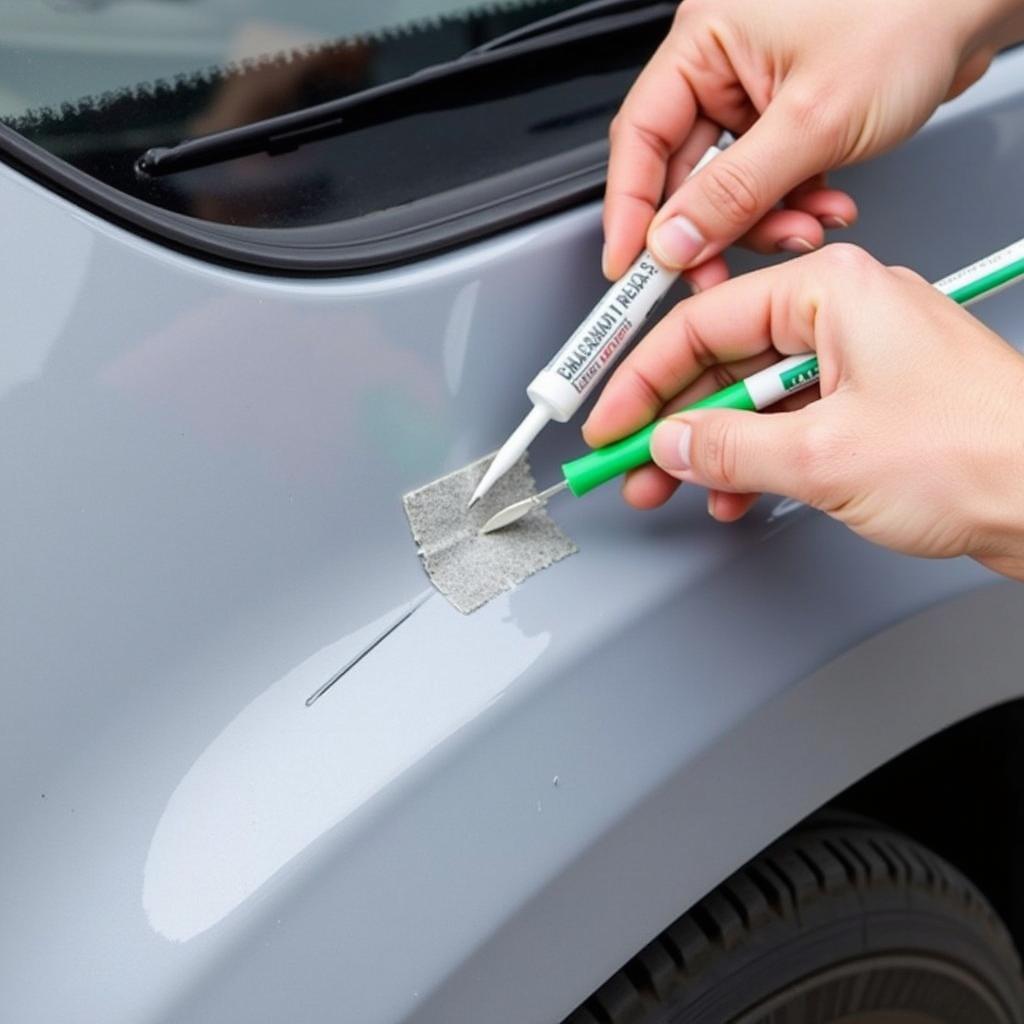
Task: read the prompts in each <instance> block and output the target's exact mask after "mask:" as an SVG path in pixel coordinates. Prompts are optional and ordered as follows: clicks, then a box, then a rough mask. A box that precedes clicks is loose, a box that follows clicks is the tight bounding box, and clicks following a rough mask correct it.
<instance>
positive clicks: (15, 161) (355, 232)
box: [0, 124, 608, 277]
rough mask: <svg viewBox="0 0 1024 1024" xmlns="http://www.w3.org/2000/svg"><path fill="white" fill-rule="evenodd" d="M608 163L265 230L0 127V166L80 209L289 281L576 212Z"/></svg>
mask: <svg viewBox="0 0 1024 1024" xmlns="http://www.w3.org/2000/svg"><path fill="white" fill-rule="evenodd" d="M607 157H608V145H607V143H606V142H599V143H593V144H591V145H589V146H584V147H579V148H576V149H572V150H569V151H567V152H566V153H563V154H561V155H559V156H557V157H554V158H550V159H548V160H543V161H538V162H536V163H532V164H528V165H526V166H524V167H521V168H518V169H516V170H514V171H511V172H508V173H506V174H504V175H500V176H498V177H496V178H489V179H486V180H484V181H483V182H478V183H475V184H472V185H468V186H464V187H462V188H458V189H452V190H450V191H448V192H442V193H438V194H435V195H431V196H428V197H426V198H424V199H421V200H418V201H416V202H413V203H409V204H408V205H406V206H403V207H399V208H396V209H393V210H382V211H380V212H378V213H373V214H369V215H367V216H364V217H358V218H353V219H352V220H351V221H346V222H340V223H333V224H324V225H317V226H314V227H308V228H267V229H261V228H245V227H237V226H234V225H230V224H218V223H214V222H211V221H204V220H200V219H198V218H196V217H188V216H185V215H183V214H180V213H174V212H172V211H169V210H163V209H161V208H160V207H157V206H154V205H152V204H150V203H147V202H145V201H143V200H141V199H137V198H135V197H133V196H129V195H127V194H125V193H123V192H121V191H119V190H117V189H115V188H112V187H111V186H109V185H106V184H104V183H103V182H101V181H98V180H97V179H96V178H93V177H92V176H91V175H88V174H86V173H84V172H83V171H80V170H78V169H77V168H75V167H73V166H72V165H71V164H68V163H66V162H65V161H64V160H61V159H60V158H59V157H56V156H54V155H53V154H51V153H49V152H47V151H46V150H45V149H43V148H42V147H40V146H37V145H36V144H35V143H33V142H30V141H28V140H27V139H25V138H23V137H22V136H21V135H19V134H18V133H17V132H15V131H14V130H13V129H12V128H10V127H8V126H7V125H4V124H0V159H2V160H3V162H4V163H6V164H7V165H8V166H10V167H12V168H13V169H14V170H16V171H20V172H22V173H24V174H26V175H27V176H28V177H30V178H32V179H33V180H35V181H37V182H39V183H40V184H42V185H44V186H46V187H47V188H50V189H52V190H53V191H55V192H57V193H58V194H59V195H61V196H63V197H64V198H66V199H68V200H70V201H71V202H73V203H75V204H76V205H79V206H82V207H84V208H85V209H87V210H89V211H91V212H93V213H96V214H98V215H100V216H102V217H104V218H106V219H107V220H110V221H113V222H114V223H115V224H118V225H119V226H121V227H123V228H126V229H127V230H129V231H132V232H133V233H135V234H138V235H141V236H143V237H145V238H148V239H150V240H152V241H155V242H158V243H160V244H163V245H166V246H169V247H171V248H172V249H175V250H177V251H179V252H183V253H185V254H187V255H190V256H195V257H198V258H201V259H205V260H209V261H212V262H214V263H218V264H221V265H224V266H228V267H232V268H234V269H239V270H248V271H255V272H260V273H264V274H267V273H269V274H275V275H281V276H290V277H294V276H299V277H323V276H337V275H341V274H346V275H347V274H354V273H359V272H369V271H375V270H380V269H383V268H385V267H390V266H400V265H402V264H406V263H410V262H413V261H416V260H420V259H423V258H425V257H427V256H432V255H436V254H438V253H441V252H444V251H446V250H448V249H452V248H455V247H457V246H461V245H465V244H467V243H469V242H473V241H477V240H479V239H482V238H486V237H487V236H489V235H493V234H496V233H498V232H500V231H503V230H507V229H508V228H512V227H515V226H517V225H520V224H524V223H528V222H529V221H532V220H535V219H537V218H538V217H543V216H547V215H550V214H553V213H558V212H560V211H562V210H567V209H570V208H572V207H574V206H578V205H579V204H581V203H584V202H588V201H590V200H593V199H596V198H598V197H599V196H600V195H601V193H602V191H603V188H604V180H605V172H606V169H607ZM498 186H501V187H498Z"/></svg>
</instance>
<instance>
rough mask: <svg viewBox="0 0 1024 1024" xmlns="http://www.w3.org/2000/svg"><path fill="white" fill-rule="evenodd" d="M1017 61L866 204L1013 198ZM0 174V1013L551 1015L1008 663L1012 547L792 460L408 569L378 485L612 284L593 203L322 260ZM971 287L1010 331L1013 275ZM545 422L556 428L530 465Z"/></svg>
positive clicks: (886, 219) (490, 414) (885, 214)
mask: <svg viewBox="0 0 1024 1024" xmlns="http://www.w3.org/2000/svg"><path fill="white" fill-rule="evenodd" d="M1021 82H1024V52H1021V51H1018V52H1016V53H1014V54H1010V55H1008V56H1006V57H1004V58H1003V59H1002V60H1001V62H1000V63H999V66H998V67H997V68H996V70H995V71H994V73H993V75H992V77H991V78H990V79H988V80H987V82H986V83H985V84H984V85H983V86H982V87H980V88H979V90H976V91H974V92H972V93H969V94H968V96H967V97H965V99H964V100H963V101H961V102H960V103H959V104H958V106H956V107H954V108H952V109H951V110H947V111H946V112H945V113H944V114H943V115H942V116H941V117H940V119H939V120H938V121H937V122H936V123H935V124H933V125H932V126H931V128H930V129H929V130H928V131H927V132H926V133H925V135H924V136H922V137H921V138H920V139H919V140H918V141H917V142H916V143H914V144H913V145H912V146H910V147H907V148H906V149H904V150H902V151H901V152H900V153H898V154H895V155H893V156H892V157H890V158H888V159H886V160H883V161H879V162H878V163H876V164H874V165H872V166H870V167H865V168H860V169H857V170H855V171H853V172H852V173H851V174H850V175H849V176H848V179H847V180H848V181H850V182H851V183H853V185H854V187H855V189H856V191H857V194H858V196H859V198H860V199H861V201H862V205H863V207H864V211H865V217H864V222H863V224H862V226H861V227H860V228H859V229H858V232H857V234H858V236H859V238H860V239H861V240H862V241H864V242H866V243H869V244H870V245H871V246H872V247H873V248H874V249H875V250H876V251H877V252H878V253H879V254H880V255H883V256H884V257H886V258H889V259H897V260H900V261H902V262H906V263H910V264H912V265H914V266H915V267H917V268H918V269H919V270H921V272H922V273H924V274H925V275H926V276H929V277H932V278H936V277H939V276H940V275H941V274H942V273H944V272H947V271H949V270H950V269H953V268H955V267H956V266H958V265H960V264H962V263H965V262H967V261H968V260H970V259H972V258H974V257H976V256H979V255H981V254H983V253H984V252H986V251H988V250H991V249H995V248H997V247H998V246H1000V245H1002V244H1005V243H1006V242H1007V241H1009V240H1010V238H1009V237H1007V236H1008V234H1010V235H1017V234H1019V233H1020V232H1019V225H1013V224H1010V223H1009V222H1010V220H1011V218H1009V217H1008V216H1007V214H1006V211H1007V210H1008V209H1018V208H1020V206H1021V201H1022V200H1024V184H1022V181H1021V176H1020V175H1019V173H1018V172H1019V168H1020V166H1022V165H1024V95H1022V89H1024V86H1021V84H1020V83H1021ZM0 210H2V211H3V233H4V241H5V247H4V253H5V255H4V272H3V278H2V280H3V285H2V287H3V289H4V294H3V303H2V306H0V351H2V359H0V481H2V487H3V495H4V499H3V501H2V502H0V685H2V686H3V694H4V704H3V712H2V714H0V820H2V821H3V823H4V828H3V836H2V839H0V992H2V993H3V997H2V998H3V1011H4V1012H3V1016H4V1018H5V1019H10V1020H16V1021H19V1022H21V1024H35V1022H46V1024H51V1022H63V1021H78V1020H82V1021H101V1020H102V1021H104V1022H109V1024H122V1022H123V1024H128V1022H131V1024H139V1022H167V1024H170V1022H174V1024H178V1022H181V1024H205V1022H211V1024H212V1022H215V1021H216V1022H219V1024H223V1022H225V1021H239V1020H246V1021H249V1022H254V1024H261V1022H267V1024H269V1022H275V1024H277V1022H280V1021H284V1020H297V1021H303V1022H312V1021H321V1020H323V1021H335V1020H351V1021H358V1022H360V1024H386V1022H398V1021H417V1022H437V1024H442V1022H444V1024H452V1022H453V1021H482V1020H486V1021H488V1022H489V1024H495V1022H505V1021H508V1022H513V1021H516V1022H523V1021H528V1022H534V1021H535V1022H541V1021H552V1020H557V1019H558V1018H559V1017H560V1016H561V1015H562V1014H564V1013H566V1012H567V1011H569V1010H570V1009H571V1008H572V1006H573V1005H574V1004H575V1003H576V1002H578V1001H579V1000H580V999H582V998H583V997H585V996H586V995H587V993H588V992H589V991H590V990H592V989H593V988H594V987H595V986H596V985H597V984H599V983H600V982H601V981H602V980H603V979H604V978H605V977H606V976H607V975H608V974H609V973H610V972H611V971H613V970H614V969H615V968H616V967H618V966H619V965H620V964H621V963H622V962H623V961H624V960H625V959H627V958H628V956H629V955H631V954H632V953H633V952H635V951H636V950H637V949H638V948H639V947H640V946H642V945H643V944H644V942H646V941H647V940H648V939H649V938H650V937H652V936H653V935H654V934H655V933H656V932H657V931H658V930H659V929H660V928H661V927H662V926H664V925H665V924H666V923H667V922H668V921H669V920H671V919H672V918H673V917H674V916H675V915H676V914H678V913H679V912H680V911H681V910H683V909H684V908H685V907H686V906H687V905H689V904H690V903H691V902H692V901H694V900H695V899H696V898H698V897H699V896H700V895H701V894H702V893H703V892H705V891H706V890H707V889H708V888H709V887H711V886H712V885H714V884H715V883H716V882H717V881H718V880H720V879H721V878H722V877H724V876H725V875H726V874H728V873H729V872H730V871H731V870H732V869H733V868H734V867H735V866H737V865H738V864H739V863H741V862H742V861H743V860H744V859H746V858H747V857H748V856H749V855H751V854H752V853H753V852H754V851H756V850H757V849H758V848H760V847H761V846H763V845H764V844H765V843H766V842H768V841H769V840H770V839H771V838H773V837H774V836H775V835H777V834H778V833H779V832H781V831H783V830H784V829H785V828H787V827H788V826H789V824H791V823H792V822H793V821H794V820H796V819H797V818H799V817H800V816H801V815H803V814H804V813H806V812H808V811H809V810H811V809H812V808H813V807H815V806H817V805H818V804H820V803H821V802H822V801H823V800H825V799H827V798H828V797H829V796H830V795H832V794H833V793H835V792H836V791H838V790H839V789H841V788H843V787H844V786H845V785H847V784H848V783H849V782H850V781H852V780H853V779H854V778H856V777H858V776H859V775H861V774H863V773H864V772H866V771H868V770H869V769H871V768H872V767H874V766H875V765H877V764H879V763H881V762H882V761H884V760H885V759H886V758H888V757H890V756H891V755H892V754H894V753H896V752H897V751H899V750H901V749H904V748H905V747H906V746H908V745H910V744H912V743H914V742H916V741H917V740H918V739H920V738H921V737H923V736H925V735H927V734H928V733H929V732H932V731H934V730H936V729H939V728H941V727H942V726H943V725H944V724H946V723H948V722H951V721H954V720H956V719H958V718H960V717H963V716H964V715H966V714H968V713H970V712H971V711H972V710H975V709H977V708H981V707H984V706H987V705H989V704H991V703H993V702H995V701H998V700H1001V699H1004V698H1006V697H1009V696H1013V695H1018V694H1020V693H1022V692H1024V682H1022V681H1021V680H1020V678H1019V673H1018V672H1017V671H1015V665H1018V664H1019V659H1020V658H1021V656H1022V655H1024V635H1022V631H1021V630H1020V629H1019V621H1020V613H1021V612H1022V611H1024V608H1022V607H1021V606H1022V602H1024V590H1022V589H1021V588H1019V587H1013V586H1011V585H1008V584H1007V585H999V586H994V583H995V579H994V577H991V576H989V575H988V574H987V573H985V572H984V571H983V570H981V569H980V568H978V567H977V566H975V565H973V564H972V563H968V562H951V563H929V562H919V561H914V560H911V559H906V558H901V557H897V556H894V555H889V554H886V553H884V552H882V551H879V550H877V549H874V548H871V547H869V546H867V545H866V544H865V543H863V542H861V541H859V540H857V539H856V538H854V537H852V536H851V535H849V534H847V533H846V532H844V531H843V530H842V529H841V528H840V527H838V526H836V525H834V524H833V523H831V522H830V521H829V520H827V519H825V518H823V517H821V516H818V515H815V514H812V513H810V512H808V511H807V510H806V509H803V508H802V507H801V506H798V505H794V504H793V503H791V502H778V501H776V500H773V499H766V500H765V501H764V502H762V503H761V505H760V506H759V507H758V510H757V511H756V513H755V514H754V515H753V516H752V517H751V518H750V521H749V522H746V523H744V524H743V525H740V526H737V527H735V528H723V527H720V526H717V525H715V524H713V523H712V522H711V521H710V520H709V519H708V517H707V516H706V514H705V513H704V511H703V496H702V495H699V494H696V493H693V494H688V495H684V496H681V497H680V498H679V499H678V500H676V501H675V502H673V503H672V504H671V505H670V506H669V507H668V508H666V509H663V510H661V511H659V512H657V513H654V514H647V515H640V514H637V513H632V512H630V511H628V510H627V509H626V508H625V507H624V506H623V505H622V504H621V502H620V501H619V499H618V497H617V495H616V494H615V491H614V489H613V488H605V489H602V490H600V491H597V492H595V493H594V494H592V495H590V496H589V497H588V498H587V499H586V500H585V501H579V502H571V501H566V502H561V503H559V504H558V505H557V506H553V509H552V511H553V512H554V515H555V517H556V518H557V519H558V520H559V521H560V523H561V524H562V525H564V526H565V528H566V529H567V530H568V532H569V533H570V534H571V535H572V536H573V537H574V539H575V540H576V541H577V542H578V543H579V545H580V548H581V553H580V555H578V556H577V557H575V558H572V559H568V560H566V561H564V562H561V563H559V564H557V565H555V566H553V567H552V568H550V569H548V570H546V571H544V572H543V573H540V574H539V575H537V576H535V577H533V578H531V579H530V580H529V581H528V582H527V583H525V584H524V585H523V586H521V587H520V588H519V589H517V590H515V591H513V592H512V593H511V594H508V595H506V596H504V597H502V598H499V599H498V600H496V601H494V602H493V603H492V604H490V605H488V606H487V607H485V608H484V609H482V610H481V611H479V612H477V613H476V614H474V615H471V616H462V615H460V614H459V613H457V612H455V611H454V610H453V609H452V608H450V607H449V606H448V605H447V604H446V602H445V601H444V600H443V599H442V598H441V597H439V596H437V595H435V594H434V593H433V592H432V591H431V590H430V589H429V585H428V583H427V581H426V579H425V577H424V575H423V573H422V571H421V569H420V566H419V563H418V561H417V558H416V553H415V548H414V545H413V543H412V540H411V538H410V537H409V533H408V529H407V526H406V523H405V519H404V515H403V513H402V508H401V502H400V496H401V494H402V493H404V492H405V491H408V490H410V489H412V488H413V487H414V486H416V485H418V484H421V483H423V482H425V481H427V480H429V479H431V478H434V477H436V476H439V475H441V474H443V473H445V472H447V471H450V470H452V469H455V468H457V467H459V466H461V465H463V464H465V463H466V462H468V461H469V460H470V459H472V458H474V457H475V456H477V455H479V454H480V453H482V452H485V451H488V450H490V449H492V448H493V447H494V445H495V444H496V443H497V442H499V441H500V440H501V439H502V437H503V436H504V435H505V434H506V433H507V431H508V429H509V426H510V424H514V423H515V422H516V419H517V417H518V416H519V415H520V414H521V412H522V409H521V406H522V388H523V385H524V383H525V382H526V381H527V380H528V379H529V378H530V377H531V376H532V374H533V373H534V372H535V370H536V368H537V366H538V365H540V364H541V363H542V362H543V360H544V357H545V355H546V354H547V353H549V352H550V351H552V350H553V348H554V347H555V346H556V345H557V344H558V342H559V341H560V340H561V339H563V338H564V337H565V335H566V334H567V332H568V331H569V330H571V328H572V327H573V326H574V325H575V324H576V323H577V322H578V320H579V319H580V316H581V314H582V313H583V312H584V311H585V310H586V309H587V308H588V306H589V303H590V300H591V299H592V298H593V296H594V295H595V294H597V293H598V292H599V290H600V289H601V282H600V280H599V278H598V275H597V271H596V264H597V259H596V254H597V252H598V250H599V230H598V214H599V212H598V210H597V209H595V208H587V209H582V210H579V211H576V212H574V213H572V214H569V215H565V216H562V217H559V218H557V219H553V220H551V221H548V222H546V223H542V224H538V225H535V226H533V227H530V228H528V229H524V230H520V231H517V232H514V233H511V234H508V235H506V236H503V237H501V238H497V239H494V240H492V241H489V242H487V243H485V244H481V245H478V246H475V247H473V248H467V249H466V250H464V251H461V252H458V253H455V254H452V255H449V256H447V257H445V258H443V259H438V260H434V261H431V262H429V263H423V264H421V265H418V266H414V267H409V268H405V269H402V270H398V271H394V272H389V273H386V274H379V275H373V276H366V277H360V278H352V279H349V280H344V281H338V282H331V281H305V282H304V281H297V280H286V279H278V280H271V279H261V278H258V277H254V276H244V275H242V274H236V273H232V272H229V271H225V270H222V269H218V268H215V267H212V266H208V265H203V264H200V263H198V262H195V261H191V260H189V259H186V258H184V257H180V256H178V255H176V254H173V253H170V252H166V251H163V250H161V249H160V248H159V247H157V246H156V245H154V244H151V243H149V242H145V241H142V240H140V239H137V238H134V237H132V236H129V235H127V234H125V233H124V232H122V231H120V230H118V229H116V228H113V227H111V226H109V225H106V224H104V223H101V222H99V221H98V220H96V219H95V218H93V217H91V216H89V215H86V214H83V213H81V212H80V211H78V210H76V209H75V208H73V207H72V206H70V205H69V204H68V203H66V202H64V201H63V200H61V199H58V198H56V197H54V196H52V195H50V194H48V193H46V192H45V191H44V190H42V189H41V188H39V187H37V186H35V185H33V184H31V183H29V182H27V181H25V180H24V179H22V178H20V177H19V176H17V175H16V174H14V173H11V172H10V171H7V170H3V171H2V172H0ZM980 312H981V314H982V315H983V316H984V317H985V318H986V319H988V320H990V321H991V322H992V323H993V324H994V325H996V326H997V327H998V328H999V329H1001V330H1002V331H1003V332H1004V333H1005V334H1007V335H1008V336H1011V337H1013V338H1014V339H1015V340H1016V341H1018V342H1024V293H1022V292H1021V291H1020V290H1017V291H1013V292H1008V293H1005V294H1004V295H1001V296H999V297H997V298H995V299H993V300H992V302H991V304H989V305H987V306H985V307H984V308H983V309H982V310H981V311H980ZM578 449H579V438H578V433H577V431H576V429H575V427H573V426H569V427H561V428H560V427H556V426H552V427H551V428H549V429H548V430H547V431H545V435H544V437H543V438H542V440H541V442H540V443H539V444H538V445H537V446H536V448H535V450H534V453H533V462H534V471H535V474H536V476H537V478H538V479H540V480H548V479H553V478H554V477H555V474H556V472H557V466H558V463H559V462H560V461H561V460H562V459H563V458H564V457H566V455H567V454H573V453H575V452H577V451H578ZM901 624H902V625H901ZM886 631H887V632H886ZM879 634H881V635H879ZM844 652H845V653H844ZM964 673H970V674H971V675H970V678H969V680H965V678H964ZM332 680H333V683H332V685H330V686H329V687H328V688H326V689H324V685H325V683H328V682H329V681H332ZM311 698H315V699H312V700H311Z"/></svg>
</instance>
